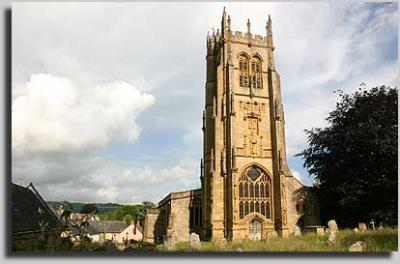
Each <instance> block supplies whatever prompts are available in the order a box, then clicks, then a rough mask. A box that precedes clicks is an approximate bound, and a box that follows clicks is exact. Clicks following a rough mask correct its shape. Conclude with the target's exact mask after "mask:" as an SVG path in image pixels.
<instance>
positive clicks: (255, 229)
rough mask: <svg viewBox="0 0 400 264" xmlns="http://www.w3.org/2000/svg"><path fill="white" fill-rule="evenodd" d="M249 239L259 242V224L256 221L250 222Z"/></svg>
mask: <svg viewBox="0 0 400 264" xmlns="http://www.w3.org/2000/svg"><path fill="white" fill-rule="evenodd" d="M249 238H250V239H251V240H260V239H261V222H260V221H259V220H257V219H254V220H252V221H250V224H249Z"/></svg>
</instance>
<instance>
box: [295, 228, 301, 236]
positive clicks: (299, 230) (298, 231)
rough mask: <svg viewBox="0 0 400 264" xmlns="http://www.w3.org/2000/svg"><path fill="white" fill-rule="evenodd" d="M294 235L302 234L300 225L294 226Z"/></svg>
mask: <svg viewBox="0 0 400 264" xmlns="http://www.w3.org/2000/svg"><path fill="white" fill-rule="evenodd" d="M294 235H295V236H301V228H300V227H299V226H295V227H294Z"/></svg>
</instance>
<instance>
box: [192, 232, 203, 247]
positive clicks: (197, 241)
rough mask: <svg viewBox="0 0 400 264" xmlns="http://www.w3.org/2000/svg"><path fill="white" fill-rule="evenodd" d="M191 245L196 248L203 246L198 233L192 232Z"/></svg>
mask: <svg viewBox="0 0 400 264" xmlns="http://www.w3.org/2000/svg"><path fill="white" fill-rule="evenodd" d="M189 242H190V247H191V248H194V249H198V248H200V247H201V243H200V237H199V235H198V234H196V233H191V234H190V237H189Z"/></svg>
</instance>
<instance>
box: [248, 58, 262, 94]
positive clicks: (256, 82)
mask: <svg viewBox="0 0 400 264" xmlns="http://www.w3.org/2000/svg"><path fill="white" fill-rule="evenodd" d="M250 65H251V67H250V76H251V87H252V88H254V89H261V88H262V70H261V69H262V67H261V60H260V59H259V58H258V57H257V56H254V57H253V58H251V60H250Z"/></svg>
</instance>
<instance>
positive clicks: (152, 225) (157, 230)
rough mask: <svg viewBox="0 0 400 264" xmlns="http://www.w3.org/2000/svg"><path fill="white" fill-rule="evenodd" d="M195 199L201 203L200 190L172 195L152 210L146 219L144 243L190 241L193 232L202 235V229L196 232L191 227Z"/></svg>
mask: <svg viewBox="0 0 400 264" xmlns="http://www.w3.org/2000/svg"><path fill="white" fill-rule="evenodd" d="M194 199H199V200H200V201H201V190H200V189H197V190H189V191H183V192H174V193H170V194H168V195H167V196H166V197H165V198H164V199H162V200H161V201H160V203H159V206H158V207H157V209H150V210H149V211H148V212H147V213H146V217H145V226H144V234H143V237H144V241H145V242H150V243H158V242H161V241H162V240H163V239H166V238H168V239H173V240H174V241H189V235H190V233H191V232H196V231H197V232H196V233H200V228H199V229H197V230H196V229H193V228H192V229H191V226H190V207H191V206H192V202H193V200H194Z"/></svg>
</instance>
